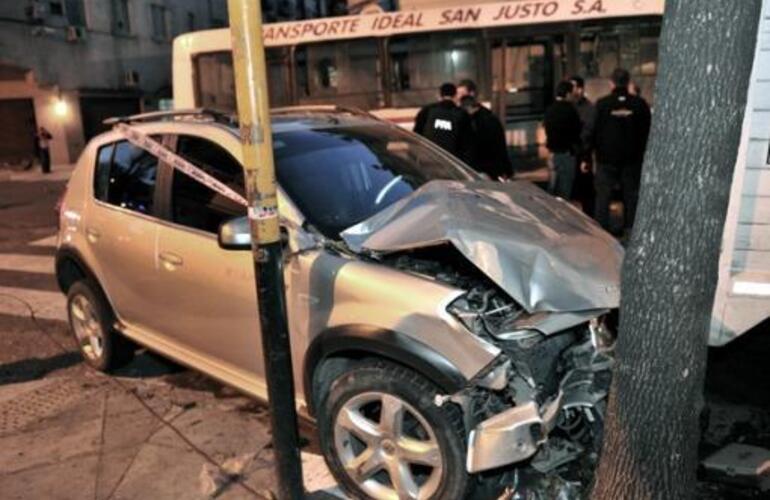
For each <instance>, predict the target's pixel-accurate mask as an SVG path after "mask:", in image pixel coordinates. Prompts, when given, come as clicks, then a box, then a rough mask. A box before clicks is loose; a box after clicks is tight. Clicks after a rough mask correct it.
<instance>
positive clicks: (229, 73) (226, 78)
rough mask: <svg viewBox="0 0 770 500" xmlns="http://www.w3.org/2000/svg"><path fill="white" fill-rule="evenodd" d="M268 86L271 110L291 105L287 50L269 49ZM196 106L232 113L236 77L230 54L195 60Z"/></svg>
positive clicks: (212, 54)
mask: <svg viewBox="0 0 770 500" xmlns="http://www.w3.org/2000/svg"><path fill="white" fill-rule="evenodd" d="M265 56H266V58H267V73H268V75H267V76H268V78H267V84H268V89H269V90H268V92H269V94H270V104H271V106H288V105H289V104H291V96H290V94H289V90H290V88H289V62H288V61H289V49H288V48H286V47H279V48H269V49H267V50H266V51H265ZM195 75H196V95H197V97H196V106H199V107H203V108H212V109H218V110H223V111H235V110H236V103H235V75H234V73H233V57H232V53H231V52H230V51H225V52H209V53H204V54H200V55H198V56H197V57H196V58H195Z"/></svg>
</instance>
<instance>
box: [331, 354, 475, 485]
mask: <svg viewBox="0 0 770 500" xmlns="http://www.w3.org/2000/svg"><path fill="white" fill-rule="evenodd" d="M438 393H439V390H438V389H437V388H436V386H434V385H433V384H432V383H430V382H429V381H428V380H426V379H425V378H424V377H422V376H421V375H419V374H418V373H415V372H414V371H412V370H410V369H408V368H405V367H402V366H400V365H396V364H394V363H390V362H386V361H379V360H367V361H363V362H361V363H360V364H357V365H354V366H353V367H352V368H350V369H349V370H348V371H346V372H345V373H342V374H341V375H339V376H338V377H337V378H336V379H335V380H334V381H333V382H332V383H331V385H330V387H329V390H328V391H327V392H326V395H325V397H324V398H323V400H322V401H321V405H320V406H319V411H318V430H319V435H320V443H321V449H322V451H323V454H324V457H325V459H326V462H327V464H328V466H329V468H330V470H331V472H332V473H333V474H334V477H335V478H336V479H337V482H338V483H339V484H340V486H341V487H342V488H343V489H344V490H345V491H346V492H347V493H348V494H350V495H351V497H352V498H374V499H378V500H379V499H381V498H393V497H394V496H395V495H396V493H397V492H398V491H400V492H401V494H399V498H417V497H418V496H419V498H421V499H422V498H425V499H428V498H429V499H431V500H458V499H462V498H466V497H467V496H468V495H469V494H470V489H471V487H472V486H471V485H472V484H473V479H472V477H471V476H469V475H468V474H467V473H466V471H465V456H466V447H467V445H466V430H465V426H464V424H463V415H462V412H461V411H460V409H459V408H458V407H456V406H455V405H454V404H445V405H443V406H441V407H438V406H436V405H435V403H434V398H435V396H436V394H438ZM384 408H387V409H389V410H390V411H385V412H383V409H384ZM399 408H400V409H399ZM388 414H395V415H397V417H396V418H393V419H389V418H383V417H384V416H385V415H388ZM399 415H400V418H399V417H398V416H399ZM361 418H363V419H364V420H361ZM362 422H363V424H362ZM388 422H391V424H390V425H389V424H388ZM399 422H400V425H399ZM399 428H400V430H399ZM362 429H363V430H362ZM399 437H400V439H397V438H399ZM410 450H411V453H412V455H411V456H410V457H408V458H407V457H405V454H406V453H409V452H410ZM415 450H417V452H416V453H415ZM365 457H367V458H368V460H364V458H365ZM414 457H419V458H417V459H415V458H414ZM356 460H357V461H358V462H356ZM412 460H419V461H420V462H422V463H417V462H413V461H412ZM346 463H347V464H349V465H352V466H349V468H348V469H346V467H345V465H344V464H346ZM354 468H355V469H357V470H358V471H359V473H356V472H353V470H354ZM362 469H363V470H362ZM349 470H350V472H349ZM391 470H392V471H406V472H402V473H400V474H398V476H399V477H400V478H401V479H400V480H399V481H398V484H401V485H402V487H401V489H400V490H399V488H398V487H397V483H394V482H393V481H392V480H391V479H390V478H391V472H390V471H391ZM355 476H357V477H355ZM410 488H411V489H410ZM415 488H416V489H417V494H413V495H412V496H409V495H407V494H404V492H407V491H411V492H412V493H415Z"/></svg>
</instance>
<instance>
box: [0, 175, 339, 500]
mask: <svg viewBox="0 0 770 500" xmlns="http://www.w3.org/2000/svg"><path fill="white" fill-rule="evenodd" d="M68 174H69V168H66V167H65V168H60V169H55V170H54V173H53V174H51V175H50V176H48V177H43V176H42V175H41V174H40V173H38V172H9V171H6V170H0V176H3V177H2V178H0V491H1V492H2V495H1V496H2V498H3V499H36V498H60V499H73V498H94V499H100V500H101V499H119V498H120V499H129V498H208V497H211V496H217V497H218V498H228V499H230V498H232V499H235V498H271V492H270V491H271V489H273V488H274V486H275V474H274V469H273V461H272V451H271V449H270V435H269V422H268V419H267V417H268V414H267V408H266V407H265V406H263V405H261V404H258V403H256V402H254V401H253V400H251V399H249V398H246V397H244V396H242V395H240V394H239V393H237V392H236V391H234V390H231V389H229V388H226V387H224V386H222V385H220V384H218V383H217V382H214V381H213V380H211V379H209V378H207V377H204V376H202V375H198V374H195V373H193V372H190V371H187V370H185V369H183V368H181V367H179V366H177V365H174V364H172V363H170V362H168V361H165V360H162V359H160V358H158V357H156V356H154V355H151V354H148V353H142V354H141V355H139V356H137V358H136V359H135V360H134V361H133V362H132V363H131V364H130V365H129V366H127V367H125V368H123V369H122V370H120V371H119V372H118V373H117V374H116V376H114V377H109V376H106V375H103V374H101V373H98V372H96V371H94V370H91V369H89V368H88V367H87V366H86V365H85V364H83V363H82V362H81V357H80V354H79V353H78V352H77V350H76V347H75V345H74V342H73V341H72V340H71V337H70V334H69V331H68V326H67V322H66V317H65V315H66V310H65V297H64V296H63V295H62V294H61V293H60V292H59V291H58V289H57V285H56V281H55V278H54V274H53V273H54V270H53V256H54V245H55V242H54V234H55V231H56V216H55V214H54V211H53V207H54V205H55V203H56V200H57V199H58V197H59V195H60V194H61V192H62V190H63V188H64V183H65V180H66V178H67V177H68ZM303 434H304V435H306V436H307V437H308V440H307V441H306V442H307V446H306V447H305V450H303V462H304V466H305V484H306V487H307V488H308V490H309V491H314V490H315V491H320V490H322V489H325V488H328V487H330V486H333V485H334V481H333V479H331V477H330V475H329V473H328V471H327V469H326V467H325V465H324V462H323V459H322V458H321V456H320V455H319V454H317V450H316V449H315V448H316V445H315V444H314V443H313V442H312V440H311V436H312V432H311V431H310V430H309V428H303Z"/></svg>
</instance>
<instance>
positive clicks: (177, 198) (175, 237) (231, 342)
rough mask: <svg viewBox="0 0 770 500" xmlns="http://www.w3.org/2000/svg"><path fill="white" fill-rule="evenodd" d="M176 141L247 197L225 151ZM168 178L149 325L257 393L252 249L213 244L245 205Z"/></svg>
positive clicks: (196, 141) (192, 139)
mask: <svg viewBox="0 0 770 500" xmlns="http://www.w3.org/2000/svg"><path fill="white" fill-rule="evenodd" d="M176 143H177V146H176V150H177V153H178V154H179V155H180V156H181V157H183V158H185V159H187V160H188V161H190V162H192V163H193V164H195V165H196V166H198V167H199V168H201V169H203V170H204V171H206V172H207V173H208V174H210V175H212V176H214V177H215V178H217V179H218V180H220V181H221V182H223V183H225V184H226V185H228V186H230V187H231V188H233V189H234V190H236V191H238V192H240V193H243V192H244V182H243V169H242V167H241V165H240V163H239V162H238V161H237V160H236V159H235V158H233V157H232V156H231V155H230V154H229V153H228V152H227V151H226V150H225V149H224V148H222V147H221V146H219V145H217V144H216V143H215V142H213V141H210V140H208V139H204V138H202V137H196V136H188V135H180V136H178V137H177V138H176ZM168 175H169V178H170V182H169V195H168V201H167V203H168V206H167V208H166V219H167V223H166V224H163V225H162V226H161V227H160V228H159V230H158V246H157V254H156V258H157V260H158V265H159V273H160V279H159V282H158V283H159V285H158V289H157V290H155V293H157V294H158V295H159V296H162V297H164V299H163V300H164V304H165V306H164V307H163V308H160V310H159V311H157V314H154V315H153V319H152V321H153V326H154V328H155V329H157V330H158V331H162V332H163V333H164V335H166V336H168V337H170V338H171V339H172V340H173V341H175V342H176V343H177V344H179V345H180V346H181V347H182V348H184V349H188V350H190V351H192V354H193V355H194V356H197V358H196V359H198V361H199V364H200V363H203V366H202V368H203V369H204V370H206V371H209V372H212V371H213V373H211V374H212V375H214V376H219V377H220V378H224V379H226V380H227V381H229V382H230V383H234V384H235V385H241V386H243V384H247V385H249V387H247V388H248V389H250V390H257V391H259V390H260V389H259V388H258V387H253V386H251V384H253V383H254V382H255V380H257V381H259V380H261V376H262V375H263V370H262V365H263V363H262V343H261V338H260V335H259V322H258V311H257V298H256V290H255V288H256V287H255V285H254V269H253V261H252V257H251V252H248V251H225V250H223V249H221V248H220V247H219V244H218V241H217V231H218V228H219V225H220V224H221V223H222V222H224V221H226V220H229V219H231V218H233V217H239V216H242V215H245V214H246V208H245V207H243V206H241V205H239V204H237V203H235V202H233V201H232V200H230V199H228V198H227V197H224V196H222V195H220V194H217V193H216V192H214V191H212V190H211V189H209V188H207V187H206V186H204V185H202V184H200V183H199V182H197V181H196V180H194V179H192V178H190V177H188V176H187V175H185V174H183V173H182V172H180V171H178V170H174V171H171V172H169V173H168ZM254 375H257V376H258V378H257V379H254ZM244 377H246V378H248V379H250V380H249V381H246V380H245V379H244ZM257 383H259V384H261V382H257Z"/></svg>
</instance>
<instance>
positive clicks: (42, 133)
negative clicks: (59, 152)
mask: <svg viewBox="0 0 770 500" xmlns="http://www.w3.org/2000/svg"><path fill="white" fill-rule="evenodd" d="M35 138H36V140H37V154H38V159H39V160H40V169H41V170H42V171H43V173H44V174H50V173H51V139H53V136H52V135H51V133H50V132H49V131H48V130H46V128H45V127H42V126H41V127H40V128H39V129H38V130H37V134H36V136H35Z"/></svg>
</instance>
